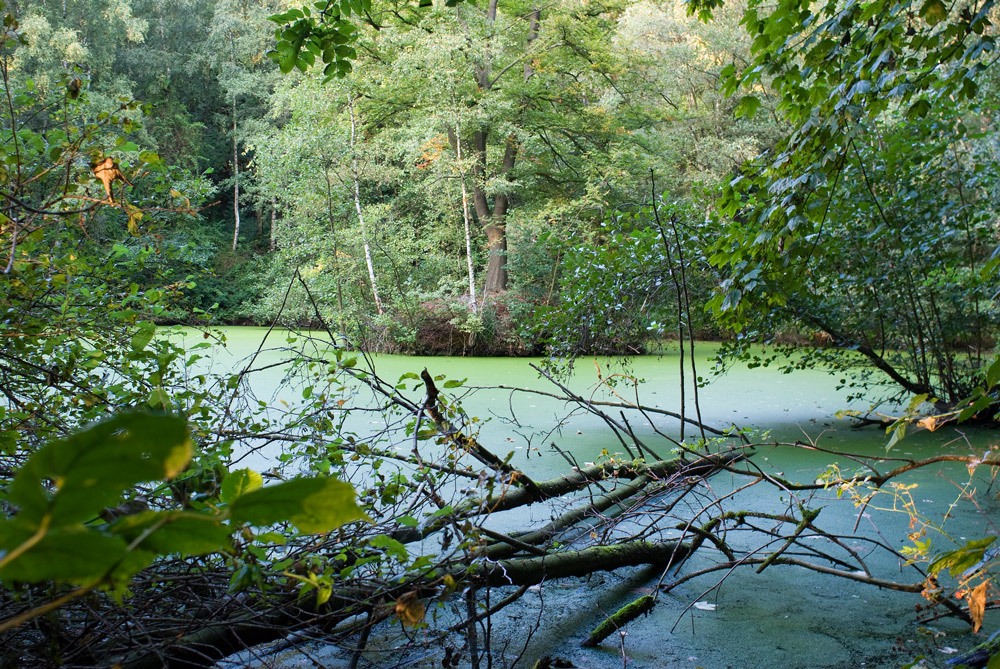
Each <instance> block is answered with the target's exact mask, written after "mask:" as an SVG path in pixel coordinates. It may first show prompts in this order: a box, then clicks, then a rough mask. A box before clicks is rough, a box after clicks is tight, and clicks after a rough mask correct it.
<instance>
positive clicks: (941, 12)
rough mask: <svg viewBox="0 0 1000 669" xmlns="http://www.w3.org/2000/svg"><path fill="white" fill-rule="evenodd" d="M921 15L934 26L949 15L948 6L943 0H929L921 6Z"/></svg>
mask: <svg viewBox="0 0 1000 669" xmlns="http://www.w3.org/2000/svg"><path fill="white" fill-rule="evenodd" d="M920 17H921V18H922V19H923V20H924V21H927V23H929V24H930V25H932V26H933V25H936V24H938V23H940V22H941V21H943V20H944V19H945V18H947V17H948V8H947V7H946V6H945V4H944V2H942V0H927V2H925V3H924V4H923V6H922V7H921V8H920Z"/></svg>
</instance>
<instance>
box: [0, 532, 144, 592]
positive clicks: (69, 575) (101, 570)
mask: <svg viewBox="0 0 1000 669" xmlns="http://www.w3.org/2000/svg"><path fill="white" fill-rule="evenodd" d="M33 534H34V529H33V528H31V527H30V526H28V525H26V524H25V523H22V522H20V521H19V520H14V521H0V549H2V551H3V552H10V551H11V550H13V549H14V548H16V547H17V546H19V545H21V544H23V543H24V542H25V541H27V540H28V539H29V538H30V537H31V536H32V535H33ZM126 548H127V544H126V542H125V540H124V539H122V538H121V537H115V536H110V535H107V534H104V533H102V532H98V531H95V530H88V529H87V528H84V527H83V526H75V527H62V528H58V529H54V530H49V531H48V532H47V533H46V534H45V536H44V537H43V538H42V539H41V541H39V542H38V543H36V544H34V545H33V546H32V547H31V548H29V549H28V550H27V551H26V552H24V553H22V554H21V555H19V556H18V557H16V558H14V559H13V560H11V561H10V562H9V563H7V564H6V565H4V567H3V568H2V569H0V579H3V580H4V581H27V582H29V583H38V582H40V581H72V582H82V581H92V580H94V579H97V578H100V577H101V576H103V575H105V574H106V573H108V572H109V571H110V570H111V569H112V568H113V567H114V566H115V565H116V563H118V562H119V561H120V560H121V559H122V558H124V557H125V554H126Z"/></svg>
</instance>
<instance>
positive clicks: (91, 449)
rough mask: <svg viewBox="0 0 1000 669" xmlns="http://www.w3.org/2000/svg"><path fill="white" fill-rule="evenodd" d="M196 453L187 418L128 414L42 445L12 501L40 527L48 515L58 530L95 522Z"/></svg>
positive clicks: (12, 488) (18, 478) (24, 518)
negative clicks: (124, 495) (107, 509)
mask: <svg viewBox="0 0 1000 669" xmlns="http://www.w3.org/2000/svg"><path fill="white" fill-rule="evenodd" d="M191 453H192V446H191V441H190V439H189V438H188V434H187V426H186V423H185V421H184V419H183V418H178V417H175V416H158V415H152V414H145V413H129V414H123V415H120V416H116V417H115V418H112V419H110V420H107V421H104V422H102V423H96V424H94V425H91V426H90V427H88V428H86V429H85V430H83V431H81V432H78V433H77V434H74V435H72V436H70V437H67V438H66V439H62V440H59V441H55V442H52V443H50V444H48V445H46V446H43V447H42V448H41V449H39V450H38V451H37V452H36V453H35V454H34V455H32V456H31V457H30V458H29V459H28V461H27V462H26V463H25V464H24V466H23V467H22V468H21V469H20V471H18V473H17V474H16V476H15V477H14V480H13V482H12V483H11V485H10V489H9V501H10V503H11V504H13V505H14V506H16V507H17V508H18V509H19V513H18V516H17V517H18V519H20V520H22V521H25V522H29V523H33V524H35V526H36V527H37V524H38V523H40V522H41V521H42V518H43V517H44V516H46V515H49V516H50V526H51V527H53V528H57V527H61V526H65V525H69V524H71V523H75V522H80V521H84V520H89V519H91V518H93V517H94V516H96V515H97V513H98V512H99V511H101V509H103V508H105V507H107V506H115V505H116V504H117V503H118V501H119V499H120V497H121V494H122V492H124V491H125V490H126V489H128V488H131V487H132V486H134V485H136V484H138V483H143V482H146V481H159V480H163V479H169V478H173V477H174V476H176V475H177V474H178V473H180V471H181V470H182V469H184V467H186V466H187V464H188V462H189V461H190V460H191ZM46 480H49V481H52V482H53V485H52V486H51V489H50V487H48V486H46V485H44V482H45V481H46Z"/></svg>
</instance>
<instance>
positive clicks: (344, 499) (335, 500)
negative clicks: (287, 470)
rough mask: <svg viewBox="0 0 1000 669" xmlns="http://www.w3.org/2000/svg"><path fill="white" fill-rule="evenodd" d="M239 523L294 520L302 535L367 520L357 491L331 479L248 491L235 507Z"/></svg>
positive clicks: (301, 480)
mask: <svg viewBox="0 0 1000 669" xmlns="http://www.w3.org/2000/svg"><path fill="white" fill-rule="evenodd" d="M230 509H231V513H232V518H233V520H234V521H236V522H238V523H250V524H251V525H258V526H261V525H271V524H274V523H278V522H282V521H285V520H290V521H291V522H292V523H293V524H294V525H295V527H297V528H298V529H299V531H300V532H329V531H330V530H333V529H335V528H337V527H339V526H341V525H343V524H344V523H349V522H351V521H353V520H364V519H367V516H365V514H364V512H363V511H361V509H360V508H358V505H357V503H356V502H355V499H354V488H352V487H351V486H350V485H349V484H347V483H344V482H342V481H337V480H334V479H331V478H309V479H306V478H299V479H293V480H291V481H287V482H285V483H279V484H277V485H273V486H268V487H266V488H261V489H259V490H254V491H252V492H248V493H247V494H245V495H242V496H240V497H238V498H236V499H235V500H234V501H233V503H232V505H231V507H230Z"/></svg>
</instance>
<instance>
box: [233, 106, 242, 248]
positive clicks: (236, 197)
mask: <svg viewBox="0 0 1000 669" xmlns="http://www.w3.org/2000/svg"><path fill="white" fill-rule="evenodd" d="M233 214H234V217H235V218H234V221H235V222H234V223H233V250H234V251H235V250H236V243H237V242H238V241H239V240H240V152H239V143H238V142H237V140H236V96H235V95H234V96H233Z"/></svg>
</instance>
